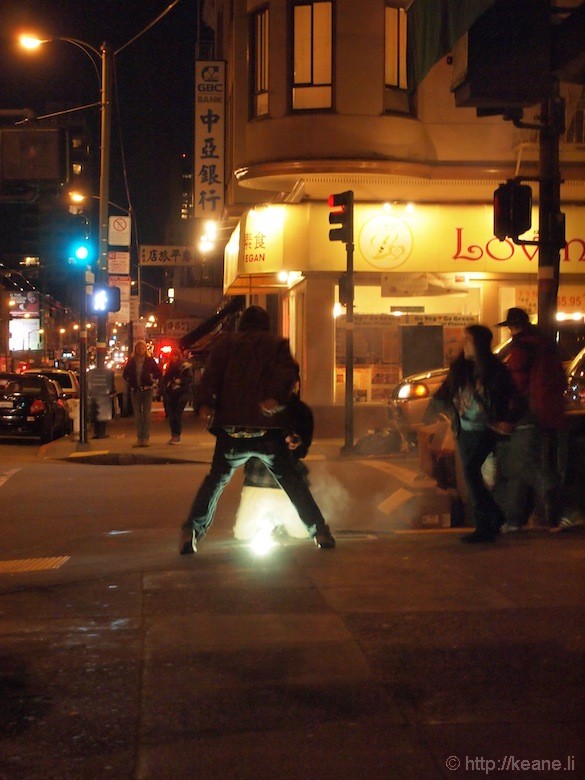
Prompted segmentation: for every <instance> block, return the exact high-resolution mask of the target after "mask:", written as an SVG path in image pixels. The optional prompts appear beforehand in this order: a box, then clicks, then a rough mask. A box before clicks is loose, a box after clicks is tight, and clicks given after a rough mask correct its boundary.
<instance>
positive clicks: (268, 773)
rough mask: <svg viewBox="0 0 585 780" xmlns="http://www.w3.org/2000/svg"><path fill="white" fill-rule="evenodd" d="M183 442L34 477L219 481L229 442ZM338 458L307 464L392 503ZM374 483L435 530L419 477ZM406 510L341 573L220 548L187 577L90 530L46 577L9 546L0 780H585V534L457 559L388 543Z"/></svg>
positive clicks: (173, 563)
mask: <svg viewBox="0 0 585 780" xmlns="http://www.w3.org/2000/svg"><path fill="white" fill-rule="evenodd" d="M187 427H188V430H187V431H186V433H185V435H184V437H183V442H182V443H181V444H180V445H178V446H176V447H175V446H171V445H169V444H168V443H167V442H168V438H169V436H168V431H167V428H166V422H165V421H164V419H163V418H162V414H161V413H160V411H155V413H154V415H153V431H152V437H151V446H150V447H148V448H144V449H143V448H141V449H137V448H133V447H132V443H133V428H132V421H131V420H128V419H124V418H123V419H121V420H116V421H114V422H113V423H110V424H108V426H107V428H108V430H107V432H108V437H107V438H105V439H93V438H92V437H91V432H90V436H89V440H88V445H89V447H87V446H85V443H84V445H83V446H81V447H80V446H79V443H78V442H77V441H75V440H60V441H58V442H53V443H51V444H50V445H46V446H44V447H41V448H40V450H39V458H38V461H39V466H33V467H31V468H32V469H33V471H34V473H35V474H37V475H40V474H41V471H42V473H43V474H47V475H50V474H53V475H54V479H55V480H58V479H65V478H67V477H62V476H61V475H62V474H71V475H72V476H71V477H70V479H75V478H76V475H77V473H78V470H76V469H75V466H76V464H77V463H79V462H80V461H81V460H84V461H85V465H84V468H85V469H86V468H94V467H93V466H92V465H91V464H92V460H91V459H95V461H94V462H95V463H102V464H106V465H108V464H110V465H120V466H124V465H125V466H129V467H130V469H129V470H128V473H129V474H133V475H138V474H143V473H144V470H140V466H141V465H144V466H145V467H146V465H148V463H147V461H148V459H151V460H150V466H149V467H150V468H153V467H154V468H156V467H157V464H159V463H161V464H163V463H164V464H167V463H169V462H170V461H172V462H173V463H176V464H177V469H180V468H183V469H184V468H186V467H185V465H184V463H185V461H187V462H188V463H189V464H191V466H190V467H189V468H190V469H192V468H195V469H198V470H200V472H201V474H204V473H205V469H206V464H207V463H208V462H209V460H210V457H211V452H212V445H213V440H212V439H211V438H210V437H209V435H208V434H207V433H205V432H197V431H196V430H195V427H194V422H193V421H189V423H188V426H187ZM342 443H343V442H342V441H341V440H321V441H317V442H315V444H314V446H313V448H312V452H311V456H312V458H313V461H312V462H313V464H314V466H315V468H316V467H317V464H318V463H319V462H320V461H321V462H323V461H325V462H326V464H327V468H328V469H330V470H331V472H332V473H334V474H336V475H338V476H340V478H341V475H344V474H345V475H346V474H347V473H348V468H350V469H355V471H356V473H357V474H358V475H359V478H360V482H361V483H362V485H363V487H362V488H361V489H362V490H363V491H364V494H363V495H362V499H363V505H364V506H369V504H368V503H367V501H366V499H368V500H369V498H370V496H369V495H368V496H366V495H365V491H366V490H367V491H368V494H369V493H370V492H372V491H373V490H375V489H376V486H375V485H374V486H373V485H372V483H371V482H369V481H366V480H365V479H363V477H362V474H364V473H366V472H365V470H364V469H365V466H364V459H363V458H361V459H360V458H358V457H354V456H351V457H350V458H348V457H347V456H341V455H340V448H341V445H342ZM88 459H89V460H88ZM348 462H349V466H348ZM63 463H65V464H73V467H74V468H73V469H71V466H70V465H69V466H61V464H63ZM366 465H368V464H366ZM309 466H311V463H309ZM1 468H4V469H5V472H4V475H5V477H6V482H5V483H4V484H2V481H1V480H0V485H1V488H0V489H1V492H0V498H1V499H2V504H1V505H2V507H3V509H2V511H3V512H12V511H16V507H17V504H18V496H17V493H16V490H15V488H11V485H16V484H17V482H16V480H17V478H18V475H15V476H13V475H11V473H9V472H10V468H9V467H6V464H4V465H3V466H2V467H0V470H1ZM368 468H369V469H371V472H372V474H376V475H378V476H377V477H376V479H378V480H379V483H380V487H382V486H383V484H384V482H385V481H387V480H388V479H389V477H390V475H391V476H392V479H393V480H396V490H395V493H400V491H401V490H402V491H410V492H411V493H416V495H419V493H422V494H423V495H424V500H422V503H421V506H423V505H424V511H425V512H427V513H428V512H429V511H430V509H432V504H433V502H435V503H436V505H437V506H436V509H437V511H436V513H435V514H436V515H437V516H441V514H442V513H443V509H444V505H443V492H442V491H439V490H437V489H436V488H435V487H434V486H433V485H432V484H429V483H428V480H424V479H421V475H420V474H419V473H418V468H417V461H416V458H412V457H401V456H398V455H388V456H378V457H376V458H374V459H369V465H368ZM42 469H44V470H42ZM136 469H139V471H137V470H136ZM31 473H32V472H31ZM93 473H95V474H104V473H106V472H104V470H103V469H102V470H101V471H100V469H99V468H98V467H97V466H96V467H95V471H94V472H93ZM107 473H111V472H107ZM198 473H199V472H198ZM367 473H370V471H368V472H367ZM135 478H136V479H138V476H136V477H135ZM104 479H105V477H96V482H95V485H96V488H95V489H96V492H95V493H93V494H92V495H91V501H92V502H94V503H95V504H96V505H97V507H98V508H99V506H100V501H101V496H100V494H99V490H100V488H99V485H101V484H102V482H101V481H99V480H104ZM355 489H356V490H359V489H360V488H359V487H358V488H355ZM71 501H73V498H72V499H71ZM398 503H399V502H397V501H394V502H393V501H392V500H390V499H385V501H384V502H382V510H385V513H384V511H382V514H381V515H380V517H382V518H383V517H384V516H387V517H388V526H387V527H386V528H384V526H383V523H382V522H381V521H380V520H379V519H378V521H377V523H376V524H372V523H368V522H367V518H364V522H363V523H361V524H359V523H356V525H355V529H354V530H353V531H350V530H345V531H342V532H341V533H340V534H338V535H337V538H338V544H337V547H336V549H335V550H319V549H317V548H316V547H314V546H313V545H312V544H311V543H310V541H309V540H288V541H285V542H283V543H282V544H281V545H279V546H278V547H277V548H275V549H274V550H273V551H272V552H271V554H269V555H267V556H265V557H257V556H255V555H253V554H252V553H251V551H250V550H249V548H248V547H247V546H245V545H242V544H239V543H237V542H236V541H235V540H234V539H233V538H230V536H229V535H228V534H227V533H225V534H223V533H221V531H219V532H218V533H216V534H214V535H212V534H210V535H209V536H208V537H207V538H206V540H205V543H204V544H203V545H202V546H201V550H200V552H198V553H197V554H196V555H194V556H184V557H182V556H179V555H178V552H177V549H178V548H177V541H178V540H177V538H176V533H175V532H176V523H175V521H174V520H173V523H175V525H174V526H173V536H172V538H170V536H169V531H168V527H166V526H165V527H164V528H162V527H161V528H153V529H150V530H149V529H148V528H147V529H145V530H144V532H143V535H142V536H141V539H140V544H138V543H134V542H133V541H132V539H131V536H132V534H129V533H128V535H127V536H124V535H123V531H122V530H120V529H121V528H122V525H123V523H121V522H119V525H118V526H117V528H118V530H117V531H116V533H117V534H118V537H116V539H114V538H113V536H112V535H110V536H109V537H108V538H107V539H103V540H101V541H98V542H95V541H94V540H93V538H92V537H91V529H90V528H87V529H86V528H83V527H79V526H76V534H77V539H76V543H77V544H78V548H79V550H80V552H79V553H78V554H77V556H75V557H73V556H72V558H71V560H70V561H67V562H63V563H59V562H58V561H56V562H55V563H54V567H53V568H51V567H50V566H49V565H47V567H46V568H43V567H42V565H39V567H38V568H37V569H36V570H34V569H33V567H32V566H30V565H29V566H28V567H27V566H26V565H23V566H22V567H20V568H19V567H18V566H16V565H15V563H18V562H17V561H16V562H15V561H14V560H11V559H10V551H11V549H12V548H11V542H10V539H9V538H6V537H5V538H4V541H3V542H2V544H1V545H0V559H2V560H0V636H1V637H2V639H1V643H2V645H1V650H0V656H1V658H0V778H1V780H13V779H16V778H18V779H20V778H22V779H23V780H25V779H26V780H36V779H37V778H38V779H39V780H40V779H41V778H43V780H46V779H47V778H55V779H56V780H61V778H63V779H66V780H77V779H78V778H79V779H80V780H81V779H83V780H85V778H88V780H89V779H90V778H91V779H92V780H93V779H94V778H120V779H122V778H137V779H146V778H148V780H151V779H152V780H155V779H156V780H166V779H167V778H168V779H169V780H183V778H185V779H190V778H197V779H200V778H201V779H202V780H207V779H208V778H209V779H210V780H211V779H214V780H215V778H217V779H218V780H223V779H224V778H230V779H231V778H241V779H242V780H248V779H250V780H252V779H254V780H264V779H266V780H269V779H270V780H272V779H273V778H274V779H276V780H280V779H281V778H282V780H289V779H293V778H294V779H295V780H296V779H299V780H305V779H306V780H321V779H323V780H330V779H331V780H348V779H349V780H353V779H354V778H355V779H356V780H358V779H359V780H362V778H364V777H368V778H371V779H372V780H374V778H376V779H377V778H384V779H385V778H391V779H394V778H398V779H401V778H405V779H406V778H409V779H410V778H417V779H418V778H421V779H423V778H424V779H425V780H426V779H427V778H446V777H455V778H456V777H460V778H472V777H476V776H477V777H481V776H490V775H491V776H495V777H502V778H508V777H510V778H511V777H539V778H540V777H559V776H564V777H569V778H573V777H574V778H577V777H585V741H584V739H583V732H584V725H585V724H584V714H585V628H584V627H585V596H584V593H585V568H584V566H585V534H583V533H582V532H581V531H580V530H574V531H570V532H563V533H559V534H554V535H553V534H549V533H547V532H545V531H536V530H529V531H524V532H523V533H520V534H515V535H506V536H503V537H501V538H500V539H499V540H498V541H497V542H496V543H495V544H493V545H473V546H471V545H463V544H460V543H459V539H458V537H459V536H460V535H461V534H462V531H461V529H454V528H450V527H441V524H440V523H438V524H437V527H430V526H424V527H421V525H420V523H417V522H415V521H413V522H412V524H411V525H410V526H408V524H406V525H405V524H404V523H400V524H397V523H394V524H393V523H392V522H391V520H392V514H393V512H394V509H393V507H395V506H396V507H398ZM429 507H430V509H429ZM69 511H71V512H76V511H80V510H79V509H78V508H77V507H76V506H75V507H72V508H71V509H70V510H69ZM126 511H127V512H129V513H130V511H131V510H130V508H129V507H127V508H126ZM5 517H8V515H5ZM169 527H170V526H169ZM360 528H361V529H362V530H360ZM365 529H368V530H365ZM113 533H114V532H112V534H113ZM134 535H136V534H134ZM90 539H91V540H92V541H91V545H90V544H89V540H90ZM125 545H126V546H125ZM84 551H85V552H84ZM43 560H48V559H43ZM3 564H4V568H2V565H3ZM11 565H12V568H11Z"/></svg>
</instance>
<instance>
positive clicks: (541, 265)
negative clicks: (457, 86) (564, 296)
mask: <svg viewBox="0 0 585 780" xmlns="http://www.w3.org/2000/svg"><path fill="white" fill-rule="evenodd" d="M540 123H541V128H540V142H539V157H540V172H539V173H540V175H539V180H540V199H539V211H538V223H539V236H538V245H539V255H538V258H539V259H538V324H539V326H540V328H541V330H542V331H543V332H544V334H545V335H546V336H547V337H548V338H550V339H552V338H553V337H554V333H555V330H556V314H557V293H558V288H559V268H560V251H561V249H562V248H563V247H564V246H565V242H566V238H565V215H564V214H563V213H562V212H561V170H560V163H559V140H560V137H561V136H562V135H563V133H564V132H565V104H564V100H563V98H561V97H560V95H559V84H558V81H557V80H556V79H553V84H552V86H551V95H550V97H549V98H546V99H545V100H543V101H542V103H541V111H540Z"/></svg>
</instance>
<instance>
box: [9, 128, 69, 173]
mask: <svg viewBox="0 0 585 780" xmlns="http://www.w3.org/2000/svg"><path fill="white" fill-rule="evenodd" d="M66 180H67V140H66V134H65V131H64V130H63V129H62V128H60V127H48V128H47V127H43V128H40V127H39V128H37V127H35V128H34V129H29V128H23V127H3V128H2V129H0V181H2V183H6V184H28V185H36V186H39V187H53V186H55V185H60V184H63V183H64V182H65V181H66Z"/></svg>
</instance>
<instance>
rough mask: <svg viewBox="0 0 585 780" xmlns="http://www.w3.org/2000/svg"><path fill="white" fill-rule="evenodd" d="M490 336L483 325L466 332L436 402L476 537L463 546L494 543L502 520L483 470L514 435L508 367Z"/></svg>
mask: <svg viewBox="0 0 585 780" xmlns="http://www.w3.org/2000/svg"><path fill="white" fill-rule="evenodd" d="M491 343H492V332H491V330H490V329H489V328H487V327H485V326H484V325H469V326H468V327H467V328H465V333H464V337H463V351H462V352H461V354H460V355H459V356H458V357H457V358H456V359H455V360H454V361H453V363H452V365H451V368H450V369H449V373H448V375H447V378H446V379H445V381H444V382H443V384H442V385H441V387H440V388H439V389H438V390H437V392H436V393H435V395H434V396H433V406H434V407H435V408H438V409H441V410H442V411H445V412H446V413H447V414H449V416H450V418H451V420H452V425H453V433H454V436H455V441H456V445H457V450H458V452H459V456H460V458H461V465H462V469H463V477H464V480H465V486H466V488H467V493H468V499H469V503H470V508H471V514H472V517H473V520H474V524H475V531H473V533H471V534H468V535H467V536H464V537H462V540H461V541H463V542H466V543H470V544H474V543H477V542H494V541H495V540H496V538H497V536H498V533H499V531H500V528H501V526H502V525H503V523H504V515H503V513H502V510H501V508H500V507H499V505H498V504H497V503H496V501H495V499H494V496H493V495H492V492H491V491H490V489H489V488H488V486H487V485H486V484H485V481H484V477H483V474H482V466H483V464H484V461H485V460H486V459H487V457H488V455H490V454H491V453H495V452H496V447H497V445H498V443H499V442H500V441H501V439H502V437H503V436H505V435H509V434H510V433H511V431H512V430H513V422H514V419H515V415H516V413H517V403H516V392H515V389H514V385H513V382H512V379H511V377H510V374H509V372H508V370H507V368H506V367H505V366H504V364H503V363H502V362H501V361H500V360H498V358H497V357H496V356H495V355H494V354H493V353H492V350H491Z"/></svg>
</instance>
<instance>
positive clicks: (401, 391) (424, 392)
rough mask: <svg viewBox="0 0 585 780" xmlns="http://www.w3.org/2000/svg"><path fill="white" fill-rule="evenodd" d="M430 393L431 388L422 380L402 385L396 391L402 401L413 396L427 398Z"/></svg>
mask: <svg viewBox="0 0 585 780" xmlns="http://www.w3.org/2000/svg"><path fill="white" fill-rule="evenodd" d="M428 395H429V388H428V387H427V386H426V385H424V384H422V382H416V383H409V384H406V385H401V386H400V387H399V388H398V391H397V393H396V398H399V399H400V400H401V401H406V400H410V399H412V398H427V397H428Z"/></svg>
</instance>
